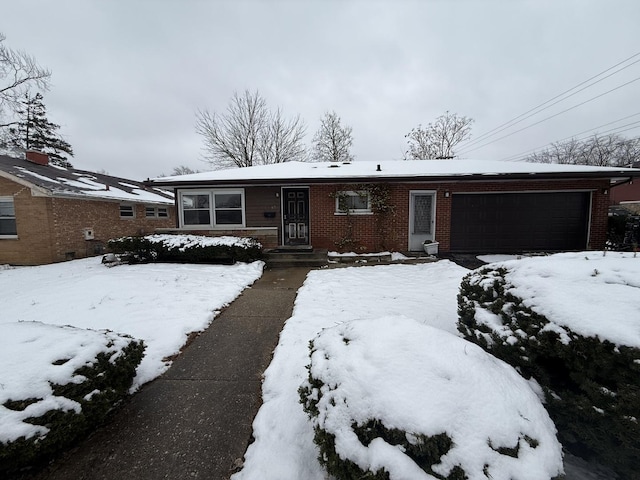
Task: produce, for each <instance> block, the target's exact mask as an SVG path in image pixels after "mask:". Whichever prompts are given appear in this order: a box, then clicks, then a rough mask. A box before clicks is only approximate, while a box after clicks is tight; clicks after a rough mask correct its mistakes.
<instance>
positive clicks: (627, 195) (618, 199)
mask: <svg viewBox="0 0 640 480" xmlns="http://www.w3.org/2000/svg"><path fill="white" fill-rule="evenodd" d="M632 167H633V168H635V169H637V170H638V171H640V162H636V163H634V164H633V165H632ZM611 205H619V206H621V207H624V208H626V209H627V210H629V211H631V212H633V213H636V214H640V180H639V181H633V179H630V181H628V182H624V183H622V184H620V185H618V186H616V187H614V188H612V189H611Z"/></svg>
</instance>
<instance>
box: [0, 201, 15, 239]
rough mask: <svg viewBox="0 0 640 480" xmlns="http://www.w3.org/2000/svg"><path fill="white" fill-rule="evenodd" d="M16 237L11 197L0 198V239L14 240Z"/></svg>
mask: <svg viewBox="0 0 640 480" xmlns="http://www.w3.org/2000/svg"><path fill="white" fill-rule="evenodd" d="M17 235H18V229H17V228H16V211H15V207H14V205H13V197H0V238H3V237H4V238H8V237H9V238H14V237H16V236H17Z"/></svg>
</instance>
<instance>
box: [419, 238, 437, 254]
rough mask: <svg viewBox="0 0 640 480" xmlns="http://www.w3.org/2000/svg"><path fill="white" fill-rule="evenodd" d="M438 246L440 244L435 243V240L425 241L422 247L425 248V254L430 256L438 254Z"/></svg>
mask: <svg viewBox="0 0 640 480" xmlns="http://www.w3.org/2000/svg"><path fill="white" fill-rule="evenodd" d="M438 245H440V242H434V241H433V240H425V241H424V243H423V244H422V246H423V247H424V253H426V254H428V255H437V254H438Z"/></svg>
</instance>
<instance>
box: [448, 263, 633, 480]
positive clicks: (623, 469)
mask: <svg viewBox="0 0 640 480" xmlns="http://www.w3.org/2000/svg"><path fill="white" fill-rule="evenodd" d="M507 273H508V270H507V268H506V267H504V266H487V267H484V268H481V269H479V270H476V271H474V272H472V273H470V274H468V275H467V276H466V277H465V278H464V279H463V281H462V284H461V286H460V293H459V295H458V313H459V322H458V330H459V331H460V332H461V333H462V334H463V336H464V337H465V338H466V339H467V340H470V341H472V342H474V343H476V344H478V345H480V346H481V347H482V348H484V349H485V350H486V351H488V352H490V353H491V354H493V355H495V356H496V357H498V358H500V359H502V360H504V361H505V362H507V363H509V364H510V365H512V366H514V367H515V368H516V369H517V370H518V371H519V372H520V373H521V374H522V375H523V376H524V377H525V378H527V379H530V378H533V379H535V380H536V381H537V382H538V383H539V384H540V386H541V387H542V390H543V393H544V398H545V403H546V405H545V406H546V408H547V410H548V412H549V415H550V416H551V418H552V419H553V421H554V422H555V424H556V427H557V429H558V438H559V440H560V441H561V443H562V444H563V446H564V448H565V449H566V450H568V451H569V452H571V453H573V454H575V455H578V456H580V457H583V458H587V459H595V460H597V461H599V462H601V463H603V464H605V465H607V466H608V467H610V468H611V469H613V470H614V471H615V472H617V473H618V474H619V475H620V476H621V477H622V478H626V479H629V480H631V479H637V478H638V477H637V475H638V459H639V458H640V442H639V441H638V439H640V425H639V424H638V421H639V420H640V419H639V418H638V416H639V414H640V349H638V348H634V347H631V346H625V345H615V344H613V343H612V342H610V341H607V340H601V339H599V338H596V337H587V336H582V335H579V334H577V333H575V332H574V331H572V330H571V329H570V328H568V327H566V326H563V327H562V329H558V328H556V327H555V326H554V325H555V324H553V323H552V322H551V321H550V319H548V318H546V317H545V316H543V315H540V314H538V313H536V312H535V311H533V310H532V309H531V308H528V307H526V306H525V305H524V304H523V299H522V298H518V297H516V296H514V295H513V294H512V293H510V292H509V288H510V285H509V284H508V282H507V280H506V279H505V276H506V275H507ZM567 301H570V299H567ZM614 316H615V315H614V314H613V313H612V318H609V319H603V321H615V318H614Z"/></svg>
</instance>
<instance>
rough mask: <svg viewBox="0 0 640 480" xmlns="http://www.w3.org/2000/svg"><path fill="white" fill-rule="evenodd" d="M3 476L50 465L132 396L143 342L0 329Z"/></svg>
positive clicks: (17, 325)
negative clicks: (46, 462) (44, 463)
mask: <svg viewBox="0 0 640 480" xmlns="http://www.w3.org/2000/svg"><path fill="white" fill-rule="evenodd" d="M0 338H4V339H11V342H6V343H5V344H4V345H3V348H2V349H0V365H2V370H1V371H0V385H1V386H2V388H0V474H6V473H9V472H11V471H13V470H17V469H19V468H21V467H24V466H26V465H31V464H33V463H35V462H39V461H42V460H45V459H47V458H49V457H50V456H51V455H53V454H55V453H56V452H59V451H61V450H62V449H64V448H65V447H67V446H69V445H70V444H72V443H73V442H74V441H76V440H77V439H78V438H80V437H81V436H82V435H84V434H86V433H87V432H88V431H90V430H91V429H93V428H94V427H95V426H96V425H98V424H100V423H101V422H102V421H104V419H105V418H106V417H107V415H108V414H109V413H110V412H111V411H112V410H113V408H114V407H115V406H116V405H117V404H118V403H119V402H121V401H122V399H123V398H125V397H126V396H127V395H128V390H129V388H130V386H131V383H132V381H133V378H134V376H135V374H136V367H137V366H138V364H139V363H140V360H141V359H142V356H143V351H144V346H143V344H142V342H140V341H137V340H134V339H132V338H131V337H128V336H124V335H119V334H116V333H112V332H109V331H95V330H85V329H80V328H75V327H70V326H65V327H60V326H54V325H46V324H43V323H40V322H13V323H3V324H0Z"/></svg>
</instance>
